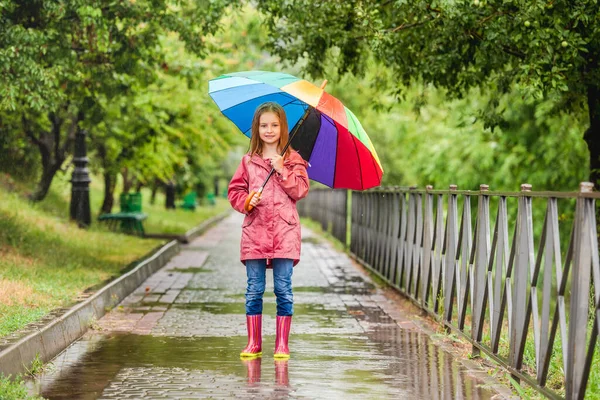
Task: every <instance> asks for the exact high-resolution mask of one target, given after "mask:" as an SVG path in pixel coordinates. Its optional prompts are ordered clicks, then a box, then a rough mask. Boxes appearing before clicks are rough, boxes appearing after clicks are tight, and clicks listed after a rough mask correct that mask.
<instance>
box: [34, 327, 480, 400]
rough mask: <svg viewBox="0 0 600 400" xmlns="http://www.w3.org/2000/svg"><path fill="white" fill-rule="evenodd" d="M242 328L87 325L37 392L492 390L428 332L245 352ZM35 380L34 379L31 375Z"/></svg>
mask: <svg viewBox="0 0 600 400" xmlns="http://www.w3.org/2000/svg"><path fill="white" fill-rule="evenodd" d="M245 340H246V338H245V337H243V336H233V337H201V338H173V337H153V336H144V335H117V334H113V335H99V334H95V335H86V336H85V337H84V339H83V340H80V341H79V342H76V343H75V344H74V345H73V346H71V347H70V348H69V349H68V350H67V351H66V352H64V353H63V354H62V355H61V356H60V357H59V358H57V359H56V360H55V362H54V363H55V366H56V368H55V372H50V373H47V374H46V375H44V376H43V377H42V378H41V379H39V380H38V381H37V382H35V388H33V389H32V392H35V393H38V394H40V395H42V396H44V397H45V398H47V399H49V400H58V399H65V400H66V399H69V400H74V399H82V400H88V399H89V400H92V399H122V398H127V396H129V395H131V396H133V398H146V399H153V398H156V399H162V398H182V399H183V398H186V396H189V397H190V398H191V397H192V396H196V397H198V396H200V397H202V396H206V397H211V396H212V397H216V398H228V397H236V396H242V395H243V394H245V393H246V394H248V393H252V394H253V395H256V396H257V398H263V397H272V396H274V395H276V396H283V398H287V397H292V398H344V399H352V398H377V399H381V398H412V399H415V398H416V399H419V398H421V399H442V398H453V399H488V398H491V393H489V392H488V391H486V390H485V389H482V388H479V387H477V386H476V385H475V382H473V381H472V380H470V379H468V378H467V377H465V375H464V373H463V372H462V371H461V370H460V369H459V367H458V366H457V365H456V363H454V362H453V360H452V357H451V356H450V355H448V354H447V353H444V352H442V351H439V349H438V348H437V347H436V346H435V345H433V344H432V343H431V342H430V341H429V340H428V338H427V337H425V336H423V335H422V334H419V333H416V332H411V331H406V330H402V329H399V328H397V329H393V328H391V329H382V330H380V331H374V332H369V333H363V334H356V335H339V336H333V335H312V334H298V335H295V336H293V338H292V342H291V345H292V346H293V347H292V348H293V350H292V358H291V359H290V360H289V361H288V360H283V361H274V360H273V349H272V347H273V345H274V337H273V336H266V337H265V338H264V341H263V352H264V355H263V357H262V358H257V359H254V360H240V359H239V356H238V354H239V349H241V348H242V347H243V346H244V345H245ZM32 387H33V383H32Z"/></svg>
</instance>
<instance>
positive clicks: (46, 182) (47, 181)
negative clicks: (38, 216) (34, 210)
mask: <svg viewBox="0 0 600 400" xmlns="http://www.w3.org/2000/svg"><path fill="white" fill-rule="evenodd" d="M61 165H62V161H60V162H54V163H48V164H45V165H43V170H42V176H41V178H40V180H39V182H38V184H37V187H36V190H35V192H34V193H33V194H32V195H31V197H30V198H31V200H33V201H42V200H44V198H45V197H46V195H47V194H48V190H50V186H51V185H52V180H53V179H54V175H56V173H57V172H58V170H59V169H60V167H61Z"/></svg>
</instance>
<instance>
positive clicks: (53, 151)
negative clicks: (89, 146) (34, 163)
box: [21, 105, 83, 201]
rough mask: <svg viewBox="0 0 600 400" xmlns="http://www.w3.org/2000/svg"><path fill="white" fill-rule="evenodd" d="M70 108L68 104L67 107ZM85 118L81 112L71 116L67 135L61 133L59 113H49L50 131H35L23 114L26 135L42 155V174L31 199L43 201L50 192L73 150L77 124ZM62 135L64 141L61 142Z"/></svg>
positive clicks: (61, 119) (22, 119)
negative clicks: (55, 178) (54, 180)
mask: <svg viewBox="0 0 600 400" xmlns="http://www.w3.org/2000/svg"><path fill="white" fill-rule="evenodd" d="M66 109H68V105H67V106H66V108H65V111H66ZM82 119H83V114H82V113H81V112H79V113H77V114H76V115H74V116H72V117H71V124H70V126H69V127H68V130H67V132H66V134H65V135H61V131H62V128H63V122H64V119H63V118H61V117H60V116H59V115H58V114H57V113H54V112H51V113H49V114H48V120H49V121H50V124H51V129H50V130H49V131H40V133H39V134H36V133H34V129H35V128H33V127H32V125H31V121H32V120H30V119H29V118H28V117H27V116H25V115H22V117H21V122H22V125H23V131H24V132H25V135H26V136H27V137H28V138H29V139H30V140H31V141H32V142H33V143H34V144H35V145H36V146H37V147H38V149H39V150H40V155H41V157H42V176H41V178H40V180H39V182H38V185H37V188H36V191H35V192H34V193H33V194H32V195H31V200H33V201H41V200H43V199H44V198H45V197H46V195H47V194H48V190H50V185H52V180H53V179H54V175H56V173H57V172H58V170H60V169H61V167H62V165H63V163H64V162H65V160H66V159H67V155H68V154H70V153H71V152H72V145H73V142H74V141H75V133H76V132H77V125H78V124H79V121H81V120H82ZM61 136H62V137H64V141H62V143H61Z"/></svg>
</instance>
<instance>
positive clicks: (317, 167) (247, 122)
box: [208, 71, 383, 190]
mask: <svg viewBox="0 0 600 400" xmlns="http://www.w3.org/2000/svg"><path fill="white" fill-rule="evenodd" d="M326 82H327V81H325V82H323V86H322V87H321V88H319V87H317V86H315V85H313V84H312V83H310V82H308V81H305V80H302V79H299V78H296V77H295V76H292V75H289V74H283V73H279V72H265V71H245V72H235V73H231V74H225V75H221V76H220V77H218V78H215V79H212V80H211V81H210V82H209V86H208V88H209V89H208V93H209V94H210V96H211V97H212V99H213V100H214V102H215V103H216V104H217V106H219V109H220V110H221V112H222V113H223V114H224V115H225V116H226V117H228V118H229V119H230V120H231V121H232V122H233V123H234V124H235V125H236V126H237V127H238V128H239V129H240V130H241V131H242V132H243V133H244V134H245V135H246V136H248V137H250V136H251V126H252V118H253V116H254V111H255V110H256V108H257V107H258V106H259V105H260V104H262V103H265V102H267V101H273V102H276V103H278V104H280V105H281V106H282V107H283V109H284V110H285V113H286V116H287V119H288V126H289V127H290V128H291V132H290V142H291V145H292V148H293V149H295V150H297V151H298V152H299V153H300V155H301V156H302V158H304V159H305V160H306V161H308V176H309V178H310V179H312V180H315V181H317V182H321V183H323V184H324V185H327V186H329V187H331V188H346V189H355V190H365V189H369V188H372V187H375V186H379V184H380V183H381V176H382V174H383V169H382V167H381V162H380V161H379V158H378V157H377V153H376V152H375V148H374V147H373V143H371V140H370V139H369V136H367V134H366V132H365V130H364V129H363V127H362V125H361V124H360V122H359V121H358V119H357V118H356V116H355V115H354V114H353V113H352V111H350V110H349V109H348V108H346V107H345V106H344V105H343V104H342V102H341V101H339V100H338V99H336V98H335V97H333V96H332V95H330V94H329V93H327V92H325V90H324V89H323V87H324V85H325V83H326ZM269 177H270V176H269ZM267 179H268V178H267ZM265 182H266V181H265ZM263 186H264V185H263Z"/></svg>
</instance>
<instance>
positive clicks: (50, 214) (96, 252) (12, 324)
mask: <svg viewBox="0 0 600 400" xmlns="http://www.w3.org/2000/svg"><path fill="white" fill-rule="evenodd" d="M7 179H8V178H7V177H5V176H0V337H2V336H6V335H8V334H10V333H13V332H15V331H18V330H20V329H22V328H24V327H25V326H26V325H27V324H29V323H32V322H36V321H39V320H40V319H41V318H43V317H44V316H45V315H47V314H48V313H49V312H50V311H52V310H54V309H57V308H62V307H66V306H69V305H71V304H73V303H75V302H76V301H77V298H78V297H79V296H80V295H81V294H82V293H83V292H84V291H86V289H89V288H92V287H95V286H98V285H101V284H103V283H105V282H107V281H109V280H111V279H114V278H116V277H118V276H120V275H121V274H122V273H123V272H124V271H126V270H127V269H128V268H131V267H132V263H134V262H135V261H136V260H139V259H141V258H143V257H144V256H145V255H147V254H148V253H150V252H151V251H152V250H153V249H155V248H157V247H159V246H160V245H162V244H163V243H164V242H165V241H164V240H153V239H141V238H138V237H134V236H128V235H123V234H120V233H115V232H111V231H108V230H107V229H106V227H105V226H103V225H101V224H98V223H97V222H95V221H94V222H93V223H92V226H91V227H90V228H89V229H87V230H82V229H79V228H78V227H77V226H76V224H74V223H72V222H70V221H69V220H68V210H69V196H70V193H69V191H70V187H69V184H68V182H67V181H68V179H67V177H62V176H59V177H58V178H57V179H56V181H55V182H54V183H53V186H52V188H51V191H50V193H49V195H48V197H47V198H46V199H45V200H44V201H42V202H40V203H31V202H29V201H28V200H27V199H26V198H25V197H24V196H23V193H24V192H26V191H27V190H28V189H29V188H28V187H27V185H25V184H22V183H19V182H15V184H14V185H12V186H13V187H16V190H13V191H8V190H6V187H7V186H8V185H6V180H7ZM97 181H98V180H96V182H97ZM146 197H149V195H148V196H146ZM90 198H91V203H92V212H93V213H94V216H95V215H97V210H99V208H100V203H101V202H102V186H101V185H100V186H98V183H95V184H92V186H91V189H90ZM157 200H158V201H157V204H155V205H150V204H148V203H147V200H146V203H145V204H144V211H145V212H146V213H148V214H149V217H148V221H147V222H148V224H147V226H148V228H149V231H154V232H161V233H176V234H183V233H185V231H187V230H188V229H190V228H192V227H194V226H196V225H198V224H199V223H201V222H202V221H204V220H206V219H207V218H210V217H212V216H214V215H216V214H218V213H220V212H221V211H223V210H225V209H227V207H228V205H227V201H226V200H225V199H220V201H219V202H218V204H217V205H216V206H214V207H208V206H207V207H200V208H198V209H197V210H196V212H190V211H185V210H180V209H178V210H175V211H166V210H163V209H161V204H164V203H161V202H160V200H161V199H160V198H158V199H157ZM115 211H116V210H115ZM93 219H95V218H93Z"/></svg>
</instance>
